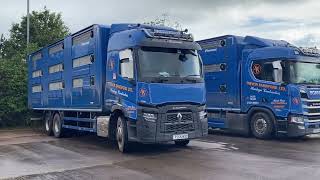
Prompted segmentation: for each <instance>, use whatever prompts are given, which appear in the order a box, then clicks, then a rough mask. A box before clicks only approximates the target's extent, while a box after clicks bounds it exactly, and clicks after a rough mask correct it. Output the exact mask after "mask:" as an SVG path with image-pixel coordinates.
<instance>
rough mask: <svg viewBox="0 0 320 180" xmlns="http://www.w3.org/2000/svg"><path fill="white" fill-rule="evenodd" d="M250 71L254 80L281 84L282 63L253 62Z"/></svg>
mask: <svg viewBox="0 0 320 180" xmlns="http://www.w3.org/2000/svg"><path fill="white" fill-rule="evenodd" d="M251 71H252V73H253V75H254V76H255V78H257V79H259V80H263V81H270V82H279V83H281V82H283V68H282V62H281V61H279V60H277V61H268V62H253V63H252V67H251Z"/></svg>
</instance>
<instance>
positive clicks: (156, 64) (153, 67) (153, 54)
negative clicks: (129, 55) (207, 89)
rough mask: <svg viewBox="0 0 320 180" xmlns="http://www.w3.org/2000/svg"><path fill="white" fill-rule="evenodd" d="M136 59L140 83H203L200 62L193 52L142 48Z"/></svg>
mask: <svg viewBox="0 0 320 180" xmlns="http://www.w3.org/2000/svg"><path fill="white" fill-rule="evenodd" d="M138 57H139V58H138V59H139V60H138V61H139V62H138V64H139V80H140V81H145V82H157V83H159V82H160V83H161V82H162V83H165V82H168V83H196V82H203V77H202V72H201V71H202V70H201V61H200V59H199V57H198V54H197V53H196V51H194V50H187V49H174V48H159V47H142V48H140V49H139V50H138Z"/></svg>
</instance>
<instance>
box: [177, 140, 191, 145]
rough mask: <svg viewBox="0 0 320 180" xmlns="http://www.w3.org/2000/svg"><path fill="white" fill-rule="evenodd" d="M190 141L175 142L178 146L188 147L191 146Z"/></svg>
mask: <svg viewBox="0 0 320 180" xmlns="http://www.w3.org/2000/svg"><path fill="white" fill-rule="evenodd" d="M189 142H190V140H179V141H174V143H175V144H176V145H177V146H187V145H188V144H189Z"/></svg>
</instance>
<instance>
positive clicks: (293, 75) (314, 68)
mask: <svg viewBox="0 0 320 180" xmlns="http://www.w3.org/2000/svg"><path fill="white" fill-rule="evenodd" d="M286 66H287V67H286V68H285V70H287V72H286V71H285V72H286V73H285V74H284V75H286V76H287V78H285V80H286V79H287V81H288V82H289V83H297V84H320V64H318V63H307V62H287V65H286Z"/></svg>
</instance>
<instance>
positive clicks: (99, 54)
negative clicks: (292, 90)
mask: <svg viewBox="0 0 320 180" xmlns="http://www.w3.org/2000/svg"><path fill="white" fill-rule="evenodd" d="M144 29H157V30H165V31H175V32H178V31H176V30H174V29H172V28H167V27H158V26H147V25H137V24H113V25H111V26H104V25H93V26H90V27H88V28H86V29H83V30H81V31H79V32H77V33H74V34H72V35H69V36H67V37H65V38H64V39H63V40H61V41H59V42H57V43H54V44H52V45H49V46H47V47H44V48H42V49H41V50H39V51H37V52H35V53H32V54H31V55H29V59H28V68H29V74H28V79H29V81H28V105H29V108H31V109H36V110H61V111H68V110H70V111H80V112H81V111H86V112H97V111H98V112H104V113H110V112H111V111H112V110H113V109H115V108H119V109H121V110H123V111H125V115H126V116H128V117H129V118H130V119H137V106H138V103H139V102H141V101H145V103H148V104H149V105H160V104H165V103H181V102H186V103H197V104H204V103H205V87H204V83H197V84H165V83H162V84H152V83H141V82H137V78H135V79H136V82H135V84H132V83H130V82H129V81H128V80H127V79H124V78H122V77H121V76H119V72H118V71H119V51H120V50H124V49H127V48H136V47H138V46H139V43H140V42H141V41H143V40H145V39H147V38H149V39H150V37H147V36H146V33H145V32H144V31H143V30H144ZM88 31H92V32H93V37H92V38H91V39H90V40H89V41H88V42H85V43H82V44H78V45H72V39H73V38H74V37H76V36H78V35H80V34H83V33H86V32H88ZM59 43H63V44H64V49H63V50H62V51H60V52H58V53H55V54H52V55H49V54H48V51H49V48H50V47H53V46H55V45H57V44H59ZM38 52H41V53H42V54H43V58H42V59H40V60H37V61H36V62H34V63H33V61H32V57H33V56H34V55H35V54H36V53H38ZM91 54H92V55H94V57H95V58H94V63H92V64H89V65H84V66H80V67H76V68H73V60H74V59H77V58H80V57H84V56H88V55H91ZM59 63H63V64H64V70H63V71H62V72H58V73H54V74H49V72H48V69H49V66H52V65H55V64H59ZM33 64H35V65H33ZM109 64H112V66H109ZM36 70H42V71H43V76H41V77H37V78H32V72H33V71H36ZM135 72H136V71H135ZM92 76H94V79H95V83H94V85H90V77H92ZM135 76H136V77H137V74H135ZM75 78H81V79H83V87H82V88H73V86H72V82H73V79H75ZM58 81H63V82H64V88H63V89H61V90H55V91H49V88H48V86H49V83H51V82H58ZM38 84H39V85H42V88H43V90H42V92H39V93H32V86H34V85H38ZM141 88H145V89H146V90H147V91H148V95H147V96H145V97H142V96H141V95H140V94H139V91H140V89H141ZM66 120H67V119H66ZM69 120H70V121H72V120H74V119H69ZM64 127H66V128H75V127H72V126H64ZM82 130H90V131H91V130H92V129H82Z"/></svg>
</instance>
